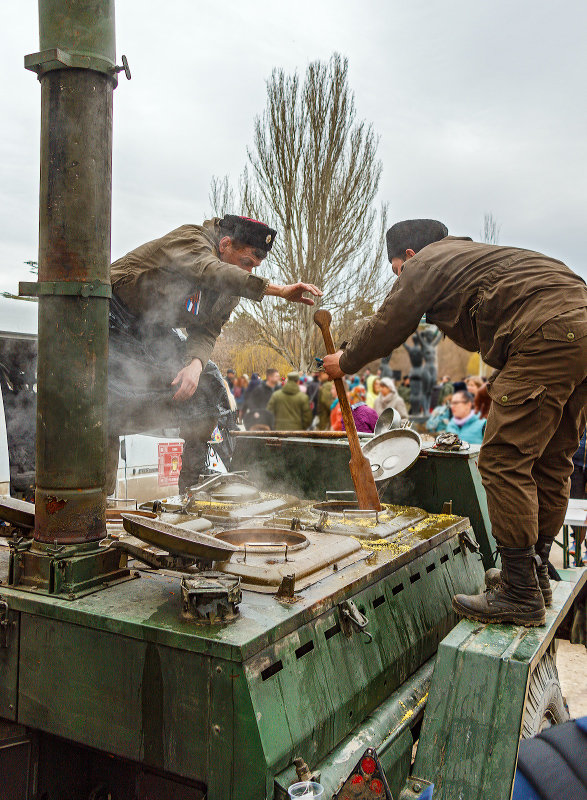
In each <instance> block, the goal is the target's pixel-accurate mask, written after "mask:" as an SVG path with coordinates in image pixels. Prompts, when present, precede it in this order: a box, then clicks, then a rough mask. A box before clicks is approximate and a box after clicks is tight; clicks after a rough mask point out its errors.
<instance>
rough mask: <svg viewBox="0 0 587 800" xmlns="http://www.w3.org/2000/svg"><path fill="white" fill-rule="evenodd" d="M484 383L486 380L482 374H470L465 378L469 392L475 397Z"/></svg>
mask: <svg viewBox="0 0 587 800" xmlns="http://www.w3.org/2000/svg"><path fill="white" fill-rule="evenodd" d="M484 385H485V381H484V380H483V378H482V377H481V376H480V375H469V377H468V378H465V386H466V387H467V391H468V392H469V394H472V395H473V397H475V395H476V394H477V392H478V391H479V389H480V388H481V387H482V386H484Z"/></svg>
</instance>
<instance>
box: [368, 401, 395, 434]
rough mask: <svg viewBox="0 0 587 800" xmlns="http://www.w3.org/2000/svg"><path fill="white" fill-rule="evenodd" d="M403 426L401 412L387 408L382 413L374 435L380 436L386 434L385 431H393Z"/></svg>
mask: <svg viewBox="0 0 587 800" xmlns="http://www.w3.org/2000/svg"><path fill="white" fill-rule="evenodd" d="M401 424H402V418H401V416H400V413H399V411H397V409H395V408H386V409H384V410H383V411H382V412H381V414H380V416H379V419H378V420H377V422H376V423H375V430H374V431H373V433H374V435H375V436H379V435H380V434H381V433H385V431H392V430H395V429H396V428H399V427H401Z"/></svg>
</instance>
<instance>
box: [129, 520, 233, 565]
mask: <svg viewBox="0 0 587 800" xmlns="http://www.w3.org/2000/svg"><path fill="white" fill-rule="evenodd" d="M121 516H122V519H123V525H124V529H125V531H127V532H128V533H130V534H132V535H133V536H136V537H137V539H140V540H141V541H142V542H147V544H152V545H155V547H158V548H160V549H161V550H166V551H167V552H168V553H172V554H173V555H178V556H192V557H193V558H199V559H206V560H208V561H226V560H228V558H230V555H231V553H234V552H235V550H236V549H237V548H236V547H234V546H233V545H231V544H228V543H227V542H222V541H220V540H218V539H215V538H214V537H213V536H208V534H206V533H202V532H200V531H193V530H192V531H189V530H186V529H185V528H180V527H178V526H177V525H169V524H168V523H166V522H161V520H159V519H147V518H146V517H138V516H136V515H133V514H125V513H123V514H122V515H121Z"/></svg>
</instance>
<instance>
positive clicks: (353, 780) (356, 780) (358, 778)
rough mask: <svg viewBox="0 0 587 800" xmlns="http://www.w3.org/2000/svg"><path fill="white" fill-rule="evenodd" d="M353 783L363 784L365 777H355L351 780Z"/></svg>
mask: <svg viewBox="0 0 587 800" xmlns="http://www.w3.org/2000/svg"><path fill="white" fill-rule="evenodd" d="M351 783H354V784H357V783H363V776H362V775H353V777H352V778H351Z"/></svg>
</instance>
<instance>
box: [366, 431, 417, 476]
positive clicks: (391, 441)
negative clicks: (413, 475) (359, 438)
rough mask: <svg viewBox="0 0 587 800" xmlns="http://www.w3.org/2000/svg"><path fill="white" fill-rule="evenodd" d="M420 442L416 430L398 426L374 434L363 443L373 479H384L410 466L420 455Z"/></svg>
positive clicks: (398, 473)
mask: <svg viewBox="0 0 587 800" xmlns="http://www.w3.org/2000/svg"><path fill="white" fill-rule="evenodd" d="M421 447H422V442H421V441H420V437H419V436H418V434H417V433H416V431H412V430H410V429H409V428H399V429H395V430H391V431H386V432H385V433H382V434H380V435H379V436H374V437H373V438H372V439H370V440H369V441H368V442H365V444H364V445H363V453H364V454H365V455H366V456H367V458H368V459H369V461H370V462H371V469H372V470H373V477H374V478H375V481H376V482H378V481H386V480H389V478H393V477H394V476H395V475H400V474H401V473H402V472H404V471H405V470H406V469H408V468H409V467H411V466H412V464H413V463H414V462H415V461H416V459H417V458H418V456H419V455H420V449H421Z"/></svg>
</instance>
